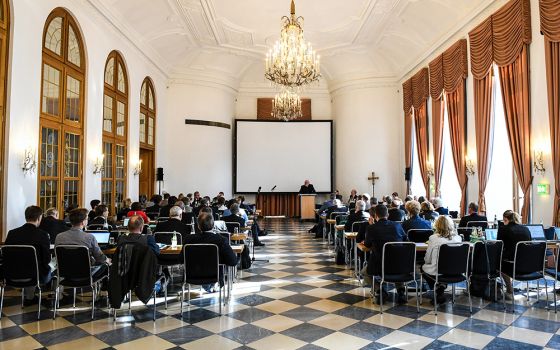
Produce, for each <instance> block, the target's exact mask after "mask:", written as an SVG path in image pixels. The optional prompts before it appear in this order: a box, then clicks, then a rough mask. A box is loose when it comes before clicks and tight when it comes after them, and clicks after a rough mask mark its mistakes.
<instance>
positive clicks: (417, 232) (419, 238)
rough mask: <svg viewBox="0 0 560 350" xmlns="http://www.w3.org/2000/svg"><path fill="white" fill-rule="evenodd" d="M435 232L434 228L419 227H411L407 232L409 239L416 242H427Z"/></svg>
mask: <svg viewBox="0 0 560 350" xmlns="http://www.w3.org/2000/svg"><path fill="white" fill-rule="evenodd" d="M433 234H434V230H431V229H419V228H413V229H410V230H408V231H407V233H406V235H407V236H408V240H409V241H411V242H414V243H426V242H427V241H428V240H429V239H430V236H431V235H433Z"/></svg>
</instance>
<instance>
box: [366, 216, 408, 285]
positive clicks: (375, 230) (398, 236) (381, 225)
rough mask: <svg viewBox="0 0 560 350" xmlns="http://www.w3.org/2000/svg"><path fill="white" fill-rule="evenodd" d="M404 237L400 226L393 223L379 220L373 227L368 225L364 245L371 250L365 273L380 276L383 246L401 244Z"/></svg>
mask: <svg viewBox="0 0 560 350" xmlns="http://www.w3.org/2000/svg"><path fill="white" fill-rule="evenodd" d="M405 240H406V235H405V233H404V230H403V228H402V226H401V224H399V223H396V222H394V221H390V220H386V219H381V220H379V221H378V222H376V223H375V224H373V225H369V226H368V228H367V231H366V240H365V242H364V245H365V246H366V247H368V248H371V254H370V257H369V261H368V267H367V269H368V270H367V271H368V274H370V275H371V276H380V275H381V263H382V260H381V258H382V254H383V245H384V244H385V243H387V242H402V241H405Z"/></svg>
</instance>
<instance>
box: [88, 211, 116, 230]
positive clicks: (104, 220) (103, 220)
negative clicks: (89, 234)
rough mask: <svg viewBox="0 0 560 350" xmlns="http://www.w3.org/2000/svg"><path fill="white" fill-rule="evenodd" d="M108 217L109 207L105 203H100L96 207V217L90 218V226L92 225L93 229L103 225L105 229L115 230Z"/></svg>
mask: <svg viewBox="0 0 560 350" xmlns="http://www.w3.org/2000/svg"><path fill="white" fill-rule="evenodd" d="M108 218H109V208H107V206H106V205H105V204H99V205H98V206H97V207H95V218H93V220H88V228H89V227H91V228H92V229H93V230H98V229H99V228H101V227H103V229H105V230H109V231H113V230H114V229H115V227H114V226H113V225H111V224H109V222H108Z"/></svg>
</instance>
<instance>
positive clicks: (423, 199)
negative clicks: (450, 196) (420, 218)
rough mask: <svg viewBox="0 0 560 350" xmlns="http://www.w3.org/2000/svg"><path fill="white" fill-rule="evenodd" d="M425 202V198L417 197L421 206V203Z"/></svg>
mask: <svg viewBox="0 0 560 350" xmlns="http://www.w3.org/2000/svg"><path fill="white" fill-rule="evenodd" d="M425 201H426V197H424V196H420V197H418V203H420V204H422V203H424V202H425Z"/></svg>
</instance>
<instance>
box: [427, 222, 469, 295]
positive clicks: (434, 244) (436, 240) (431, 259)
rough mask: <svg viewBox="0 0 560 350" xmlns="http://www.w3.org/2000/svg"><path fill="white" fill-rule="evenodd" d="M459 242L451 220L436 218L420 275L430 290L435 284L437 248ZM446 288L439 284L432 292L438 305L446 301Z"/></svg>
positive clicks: (459, 237)
mask: <svg viewBox="0 0 560 350" xmlns="http://www.w3.org/2000/svg"><path fill="white" fill-rule="evenodd" d="M460 242H461V236H459V235H458V234H457V232H456V231H455V226H454V225H453V220H451V218H449V217H448V216H444V215H442V216H440V217H438V218H437V220H436V222H435V224H434V234H433V235H431V236H430V239H429V240H428V248H427V250H426V256H425V257H424V265H422V275H423V276H424V279H425V280H426V282H428V285H429V286H430V288H431V289H432V290H433V289H434V284H435V282H436V273H437V260H438V255H439V247H440V246H441V245H443V244H447V243H460ZM446 288H447V285H444V284H441V283H439V284H438V288H437V290H435V291H434V297H436V298H437V303H438V304H443V303H445V301H446V300H445V296H444V295H443V293H444V292H445V289H446ZM432 303H433V300H432Z"/></svg>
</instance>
